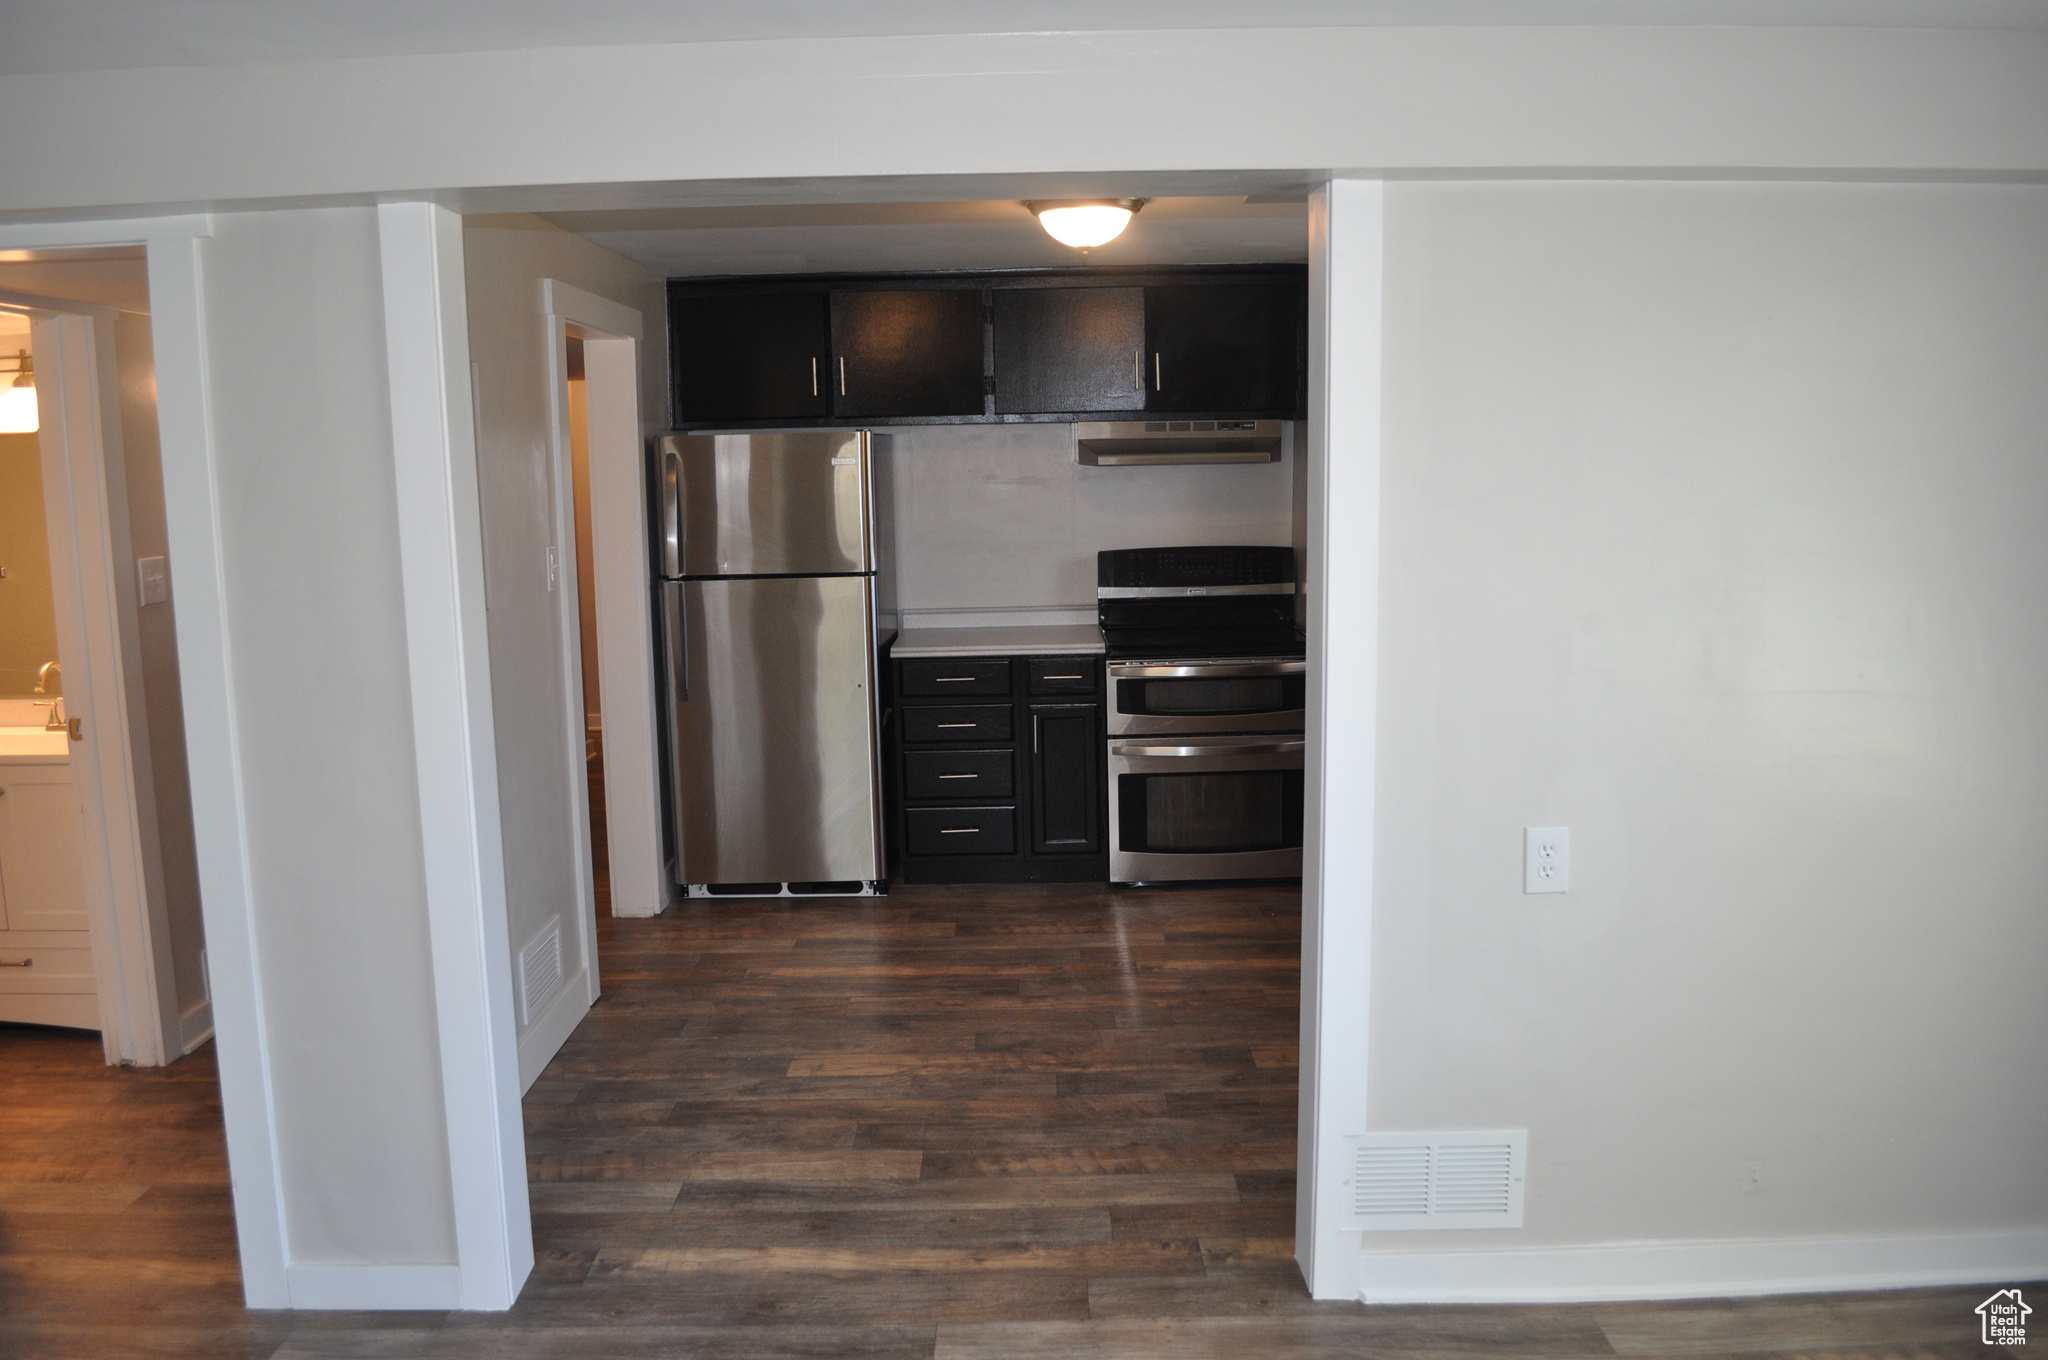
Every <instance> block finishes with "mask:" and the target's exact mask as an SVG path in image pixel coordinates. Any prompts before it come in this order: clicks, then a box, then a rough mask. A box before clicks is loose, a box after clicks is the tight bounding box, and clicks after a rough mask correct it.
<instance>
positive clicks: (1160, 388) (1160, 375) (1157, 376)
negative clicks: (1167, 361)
mask: <svg viewBox="0 0 2048 1360" xmlns="http://www.w3.org/2000/svg"><path fill="white" fill-rule="evenodd" d="M1152 390H1153V391H1155V392H1164V391H1165V390H1166V370H1165V369H1164V368H1162V367H1160V363H1159V351H1158V350H1156V349H1155V350H1153V351H1152Z"/></svg>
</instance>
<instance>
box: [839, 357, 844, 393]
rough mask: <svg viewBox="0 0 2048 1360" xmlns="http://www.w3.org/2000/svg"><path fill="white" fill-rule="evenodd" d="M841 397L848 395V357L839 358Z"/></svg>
mask: <svg viewBox="0 0 2048 1360" xmlns="http://www.w3.org/2000/svg"><path fill="white" fill-rule="evenodd" d="M839 395H840V396H842V397H843V396H845V395H846V356H845V355H844V354H842V355H840V356H839Z"/></svg>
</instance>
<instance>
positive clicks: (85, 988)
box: [0, 755, 100, 1029]
mask: <svg viewBox="0 0 2048 1360" xmlns="http://www.w3.org/2000/svg"><path fill="white" fill-rule="evenodd" d="M95 991H96V989H95V986H94V981H93V971H92V946H91V943H90V941H89V940H88V938H87V935H86V922H85V879H84V869H83V864H82V861H81V859H80V855H79V837H78V808H77V806H76V805H75V803H74V801H73V799H72V795H71V766H70V762H69V761H68V760H67V759H66V758H65V757H63V756H39V755H38V756H21V755H10V756H0V1020H9V1021H15V1022H17V1023H22V1024H33V1025H69V1026H73V1027H76V1028H79V1029H98V1028H99V1027H100V1019H99V1001H98V998H97V996H96V994H95Z"/></svg>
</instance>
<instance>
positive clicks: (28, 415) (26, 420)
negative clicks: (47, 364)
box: [0, 349, 41, 434]
mask: <svg viewBox="0 0 2048 1360" xmlns="http://www.w3.org/2000/svg"><path fill="white" fill-rule="evenodd" d="M7 373H12V374H14V381H13V382H11V383H9V384H8V385H7V386H5V387H0V434H34V433H35V432H36V430H37V428H38V427H39V426H40V424H41V421H40V420H39V419H38V414H37V411H36V366H35V361H34V360H33V359H31V358H29V355H28V351H27V350H25V349H24V350H19V351H17V352H16V354H15V356H14V367H13V368H11V369H8V368H0V375H5V374H7Z"/></svg>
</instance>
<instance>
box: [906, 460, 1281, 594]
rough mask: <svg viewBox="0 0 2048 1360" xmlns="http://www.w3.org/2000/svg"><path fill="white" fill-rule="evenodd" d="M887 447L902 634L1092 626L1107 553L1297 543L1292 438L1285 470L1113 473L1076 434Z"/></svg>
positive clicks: (1222, 467)
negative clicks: (1084, 455)
mask: <svg viewBox="0 0 2048 1360" xmlns="http://www.w3.org/2000/svg"><path fill="white" fill-rule="evenodd" d="M1289 428H1290V430H1291V429H1292V427H1291V426H1290V427H1289ZM889 442H890V457H891V458H892V459H893V460H894V461H893V469H894V482H895V501H896V566H897V571H896V575H897V592H898V601H899V604H900V606H901V608H902V611H903V622H904V626H905V627H911V628H915V627H920V626H922V627H952V626H966V625H972V624H974V623H976V622H988V623H1058V622H1069V621H1071V622H1082V623H1090V622H1093V621H1094V619H1095V554H1096V553H1097V552H1099V551H1101V550H1102V549H1104V548H1148V547H1154V546H1158V545H1163V544H1183V543H1188V544H1193V543H1267V544H1286V543H1290V542H1292V541H1293V539H1292V534H1293V507H1292V497H1293V475H1294V471H1293V461H1294V455H1293V453H1292V447H1293V445H1292V440H1291V439H1290V441H1289V448H1288V452H1286V453H1285V454H1283V456H1282V459H1281V461H1280V462H1278V463H1248V464H1218V465H1214V466H1204V465H1183V466H1166V467H1114V468H1098V467H1084V466H1082V465H1081V464H1080V462H1079V461H1078V459H1077V458H1076V457H1075V454H1076V445H1075V442H1074V427H1073V426H1072V425H932V426H909V427H904V428H900V429H896V430H892V431H890V433H889Z"/></svg>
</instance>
